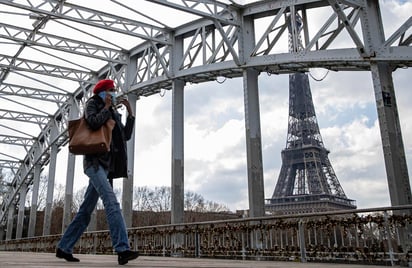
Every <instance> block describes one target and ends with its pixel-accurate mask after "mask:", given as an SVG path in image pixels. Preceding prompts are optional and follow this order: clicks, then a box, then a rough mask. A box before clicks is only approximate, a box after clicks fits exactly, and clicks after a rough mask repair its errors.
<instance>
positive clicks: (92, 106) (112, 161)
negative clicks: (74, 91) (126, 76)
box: [83, 95, 135, 179]
mask: <svg viewBox="0 0 412 268" xmlns="http://www.w3.org/2000/svg"><path fill="white" fill-rule="evenodd" d="M104 105H105V103H104V101H103V100H102V98H101V97H99V96H98V95H93V96H92V97H91V98H90V99H89V100H88V101H87V102H86V108H85V111H84V115H85V118H86V121H87V123H88V124H89V126H90V127H91V128H92V129H98V128H100V127H101V126H102V125H103V124H104V123H105V122H106V121H107V120H109V118H112V119H114V120H115V121H116V125H115V126H114V128H113V131H112V142H111V144H110V152H107V153H103V154H89V155H85V156H84V159H83V168H84V170H86V169H87V168H89V167H90V166H95V167H96V168H97V166H98V165H101V166H102V167H103V168H104V169H106V170H108V171H109V175H108V178H109V179H113V178H121V177H127V147H126V141H128V140H130V138H131V137H132V133H133V128H134V120H135V118H134V117H133V116H128V117H127V119H126V125H123V124H122V122H121V115H120V114H119V113H118V112H117V111H116V110H114V109H113V108H110V109H109V110H108V109H104Z"/></svg>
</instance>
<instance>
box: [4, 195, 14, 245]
mask: <svg viewBox="0 0 412 268" xmlns="http://www.w3.org/2000/svg"><path fill="white" fill-rule="evenodd" d="M15 210H16V204H14V202H13V204H12V205H11V206H10V207H9V215H8V217H7V230H6V240H11V239H12V237H13V227H14V211H15Z"/></svg>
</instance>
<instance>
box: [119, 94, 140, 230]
mask: <svg viewBox="0 0 412 268" xmlns="http://www.w3.org/2000/svg"><path fill="white" fill-rule="evenodd" d="M129 102H130V106H131V107H132V110H133V111H134V113H135V111H136V102H137V96H136V95H134V94H131V95H129ZM135 137H136V131H135V130H134V131H133V134H132V137H131V139H130V140H129V141H128V142H127V178H126V179H123V198H122V210H123V217H124V220H125V223H126V226H127V227H128V228H131V227H133V226H132V225H133V187H134V146H135Z"/></svg>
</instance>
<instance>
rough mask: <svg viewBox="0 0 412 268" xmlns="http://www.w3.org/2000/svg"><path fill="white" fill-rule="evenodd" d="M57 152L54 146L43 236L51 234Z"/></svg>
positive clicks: (51, 154) (51, 153) (50, 163)
mask: <svg viewBox="0 0 412 268" xmlns="http://www.w3.org/2000/svg"><path fill="white" fill-rule="evenodd" d="M57 152H58V147H57V145H56V144H53V145H52V146H51V149H50V162H49V178H48V182H47V197H46V208H45V209H44V223H43V235H49V234H50V227H51V216H52V205H53V194H54V180H55V177H56V160H57Z"/></svg>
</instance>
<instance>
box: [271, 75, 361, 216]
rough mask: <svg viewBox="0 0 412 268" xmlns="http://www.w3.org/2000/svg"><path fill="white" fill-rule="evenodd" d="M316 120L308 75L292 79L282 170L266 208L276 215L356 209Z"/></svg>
mask: <svg viewBox="0 0 412 268" xmlns="http://www.w3.org/2000/svg"><path fill="white" fill-rule="evenodd" d="M328 154H329V151H328V150H327V149H326V148H325V146H324V144H323V141H322V136H321V134H320V131H319V126H318V122H317V119H316V113H315V107H314V105H313V100H312V94H311V90H310V85H309V78H308V75H307V74H305V73H297V74H292V75H290V77H289V123H288V135H287V142H286V148H285V149H284V150H283V151H282V167H281V170H280V173H279V178H278V181H277V183H276V187H275V190H274V192H273V195H272V198H270V199H267V200H266V208H267V210H269V211H273V212H274V213H278V214H279V213H282V214H297V213H310V212H320V211H331V210H339V209H354V208H356V205H355V202H354V201H353V200H350V199H348V198H347V197H346V195H345V192H344V190H343V188H342V186H341V184H340V182H339V180H338V178H337V176H336V174H335V171H334V170H333V167H332V164H331V163H330V161H329V157H328Z"/></svg>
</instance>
